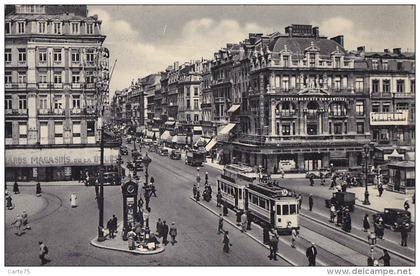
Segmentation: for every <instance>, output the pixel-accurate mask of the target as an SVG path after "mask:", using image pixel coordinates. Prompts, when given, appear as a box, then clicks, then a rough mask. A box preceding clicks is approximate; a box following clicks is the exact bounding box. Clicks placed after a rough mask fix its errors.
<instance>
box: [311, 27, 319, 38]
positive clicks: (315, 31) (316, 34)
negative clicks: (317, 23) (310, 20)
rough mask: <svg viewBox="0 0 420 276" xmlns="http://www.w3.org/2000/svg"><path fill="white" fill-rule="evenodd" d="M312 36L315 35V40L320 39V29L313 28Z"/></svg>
mask: <svg viewBox="0 0 420 276" xmlns="http://www.w3.org/2000/svg"><path fill="white" fill-rule="evenodd" d="M312 34H313V35H314V37H315V38H318V37H319V27H313V28H312Z"/></svg>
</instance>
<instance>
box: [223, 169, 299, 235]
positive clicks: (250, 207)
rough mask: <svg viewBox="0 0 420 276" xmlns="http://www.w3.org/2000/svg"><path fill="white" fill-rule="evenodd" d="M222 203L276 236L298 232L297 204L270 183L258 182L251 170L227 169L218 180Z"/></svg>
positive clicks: (284, 189)
mask: <svg viewBox="0 0 420 276" xmlns="http://www.w3.org/2000/svg"><path fill="white" fill-rule="evenodd" d="M217 186H218V189H219V190H220V192H221V194H222V202H223V203H225V204H227V206H228V208H230V209H232V210H233V211H235V212H244V211H249V215H250V219H251V220H252V221H253V222H255V223H258V224H260V225H261V226H263V227H264V226H269V227H271V228H273V229H275V230H276V231H277V232H278V233H279V234H283V233H291V231H292V229H294V228H295V229H299V201H298V199H297V198H296V197H295V196H294V195H293V193H292V192H291V191H290V190H288V189H286V188H283V187H280V186H278V185H277V183H276V182H275V181H273V180H271V179H266V180H264V181H260V180H259V179H258V174H257V173H255V172H254V171H253V170H252V168H251V167H246V166H242V165H237V164H229V165H226V166H225V168H224V170H223V174H222V175H221V176H220V177H219V178H218V179H217Z"/></svg>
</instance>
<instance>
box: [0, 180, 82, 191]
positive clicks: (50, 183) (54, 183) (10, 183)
mask: <svg viewBox="0 0 420 276" xmlns="http://www.w3.org/2000/svg"><path fill="white" fill-rule="evenodd" d="M14 183H15V182H14V181H8V182H6V185H7V187H8V189H9V190H10V191H12V190H13V184H14ZM17 183H18V184H19V186H35V185H36V183H38V181H17ZM39 183H41V188H42V186H85V184H83V183H82V182H80V183H79V181H77V180H69V181H48V182H42V181H40V182H39ZM34 191H35V190H34Z"/></svg>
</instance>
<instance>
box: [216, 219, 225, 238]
mask: <svg viewBox="0 0 420 276" xmlns="http://www.w3.org/2000/svg"><path fill="white" fill-rule="evenodd" d="M222 232H224V230H223V216H222V214H219V225H218V226H217V234H220V233H222Z"/></svg>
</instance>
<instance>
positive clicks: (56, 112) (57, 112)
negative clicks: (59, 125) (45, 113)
mask: <svg viewBox="0 0 420 276" xmlns="http://www.w3.org/2000/svg"><path fill="white" fill-rule="evenodd" d="M54 114H56V115H63V114H64V109H61V108H55V109H54Z"/></svg>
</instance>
